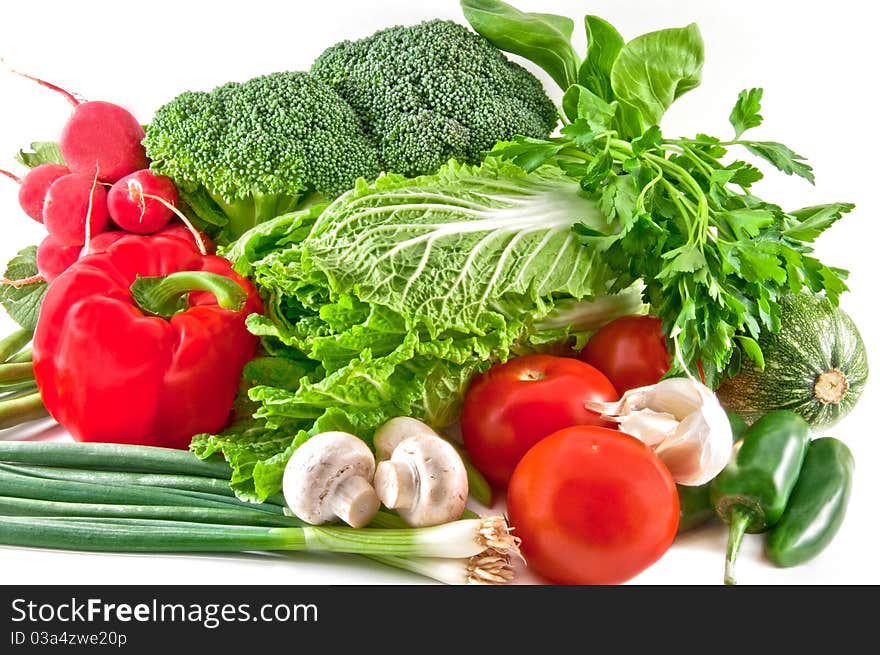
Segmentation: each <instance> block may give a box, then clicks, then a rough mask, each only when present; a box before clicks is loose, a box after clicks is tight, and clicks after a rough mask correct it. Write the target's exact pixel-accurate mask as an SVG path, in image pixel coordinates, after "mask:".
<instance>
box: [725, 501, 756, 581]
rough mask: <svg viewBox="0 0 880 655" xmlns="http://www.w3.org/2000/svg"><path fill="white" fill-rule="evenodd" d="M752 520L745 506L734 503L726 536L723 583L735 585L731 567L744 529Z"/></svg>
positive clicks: (744, 532)
mask: <svg viewBox="0 0 880 655" xmlns="http://www.w3.org/2000/svg"><path fill="white" fill-rule="evenodd" d="M751 522H752V515H751V513H750V512H749V510H747V509H746V508H744V507H742V506H741V505H736V506H734V507H733V509H732V510H730V533H729V534H728V536H727V557H726V558H725V560H724V584H726V585H735V584H736V578H735V577H734V575H733V568H734V565H735V564H736V556H737V553H739V547H740V545H742V541H743V537H744V536H745V534H746V529H747V528H748V527H749V524H750V523H751Z"/></svg>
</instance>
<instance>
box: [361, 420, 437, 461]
mask: <svg viewBox="0 0 880 655" xmlns="http://www.w3.org/2000/svg"><path fill="white" fill-rule="evenodd" d="M419 435H425V436H428V437H439V436H440V435H439V434H437V433H436V432H435V431H434V430H432V429H431V428H430V427H428V425H427V424H426V423H422V422H421V421H420V420H419V419H417V418H410V417H409V416H398V417H397V418H393V419H391V420H390V421H386V422H385V423H383V424H382V425H381V426H380V427H379V429H378V430H376V434H374V435H373V447H374V448H375V449H376V456H377V457H378V458H379V460H380V461H381V460H383V459H390V458H391V453H392V452H394V449H395V448H397V444H399V443H400V442H401V441H403V440H404V439H407V438H408V437H417V436H419Z"/></svg>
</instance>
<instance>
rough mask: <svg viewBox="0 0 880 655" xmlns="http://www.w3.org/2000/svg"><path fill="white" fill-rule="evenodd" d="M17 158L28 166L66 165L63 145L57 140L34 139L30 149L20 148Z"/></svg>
mask: <svg viewBox="0 0 880 655" xmlns="http://www.w3.org/2000/svg"><path fill="white" fill-rule="evenodd" d="M15 159H16V161H18V162H19V163H21V164H24V165H25V166H27V167H28V168H36V167H37V166H39V165H40V164H61V165H62V166H64V165H65V164H64V157H62V156H61V147H60V146H59V145H58V143H56V142H55V141H34V142H33V143H31V149H30V150H29V151H28V150H19V151H18V154H16V155H15Z"/></svg>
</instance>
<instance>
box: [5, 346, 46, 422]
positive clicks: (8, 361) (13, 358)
mask: <svg viewBox="0 0 880 655" xmlns="http://www.w3.org/2000/svg"><path fill="white" fill-rule="evenodd" d="M33 336H34V335H33V332H31V331H30V330H25V329H21V330H17V331H16V332H13V333H12V334H10V335H9V336H7V337H5V338H3V339H0V429H5V428H11V427H15V426H17V425H21V424H22V423H26V422H28V421H35V420H37V419H41V418H46V417H47V416H49V412H48V411H46V408H45V407H44V406H43V400H42V398H41V397H40V392H39V391H38V390H37V383H36V380H35V379H34V365H33V361H32V359H31V351H30V349H29V348H26V346H27V345H28V344H29V343H30V341H31V338H32V337H33Z"/></svg>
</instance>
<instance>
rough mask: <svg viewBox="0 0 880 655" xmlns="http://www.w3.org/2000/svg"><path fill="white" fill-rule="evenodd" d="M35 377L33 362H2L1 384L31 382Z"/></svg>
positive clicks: (0, 367)
mask: <svg viewBox="0 0 880 655" xmlns="http://www.w3.org/2000/svg"><path fill="white" fill-rule="evenodd" d="M33 379H34V365H33V364H30V363H27V362H23V363H20V364H0V386H6V385H10V384H19V383H21V382H30V381H32V380H33Z"/></svg>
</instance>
